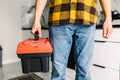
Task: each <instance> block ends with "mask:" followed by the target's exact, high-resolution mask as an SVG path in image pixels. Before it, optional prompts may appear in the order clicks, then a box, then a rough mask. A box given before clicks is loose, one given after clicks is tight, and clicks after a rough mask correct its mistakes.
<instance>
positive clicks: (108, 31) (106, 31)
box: [103, 27, 113, 39]
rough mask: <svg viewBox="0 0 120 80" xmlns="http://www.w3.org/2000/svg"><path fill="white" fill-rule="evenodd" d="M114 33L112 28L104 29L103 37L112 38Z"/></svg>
mask: <svg viewBox="0 0 120 80" xmlns="http://www.w3.org/2000/svg"><path fill="white" fill-rule="evenodd" d="M112 31H113V29H112V27H104V28H103V37H104V38H106V39H108V38H110V36H111V34H112Z"/></svg>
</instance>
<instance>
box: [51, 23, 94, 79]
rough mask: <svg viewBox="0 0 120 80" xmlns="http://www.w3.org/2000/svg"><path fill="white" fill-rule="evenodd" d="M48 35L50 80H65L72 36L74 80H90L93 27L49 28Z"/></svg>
mask: <svg viewBox="0 0 120 80" xmlns="http://www.w3.org/2000/svg"><path fill="white" fill-rule="evenodd" d="M49 33H50V35H49V36H50V40H51V44H52V46H53V54H52V58H51V59H52V74H51V80H65V74H66V67H67V62H68V57H69V54H70V50H71V45H72V42H73V35H74V57H75V64H76V77H75V80H91V78H90V61H91V59H92V56H93V49H94V35H95V25H74V24H68V25H63V26H50V28H49ZM72 76H73V75H72Z"/></svg>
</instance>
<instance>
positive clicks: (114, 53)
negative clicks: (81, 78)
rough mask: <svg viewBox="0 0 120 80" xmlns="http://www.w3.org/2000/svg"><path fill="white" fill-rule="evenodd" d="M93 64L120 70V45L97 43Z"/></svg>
mask: <svg viewBox="0 0 120 80" xmlns="http://www.w3.org/2000/svg"><path fill="white" fill-rule="evenodd" d="M92 63H93V64H97V65H101V66H105V67H108V68H111V69H115V70H119V64H120V43H110V42H103V43H99V42H95V47H94V55H93V59H92Z"/></svg>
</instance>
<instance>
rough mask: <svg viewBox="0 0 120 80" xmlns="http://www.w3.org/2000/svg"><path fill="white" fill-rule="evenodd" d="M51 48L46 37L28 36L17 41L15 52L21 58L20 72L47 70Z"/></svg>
mask: <svg viewBox="0 0 120 80" xmlns="http://www.w3.org/2000/svg"><path fill="white" fill-rule="evenodd" d="M52 50H53V49H52V46H51V44H50V41H49V39H48V38H40V39H37V40H36V39H30V38H29V39H26V40H24V41H22V42H19V44H18V46H17V51H16V53H17V56H18V57H19V58H21V64H22V72H23V73H29V72H48V71H49V57H50V56H51V54H52Z"/></svg>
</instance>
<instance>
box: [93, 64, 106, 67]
mask: <svg viewBox="0 0 120 80" xmlns="http://www.w3.org/2000/svg"><path fill="white" fill-rule="evenodd" d="M93 66H96V67H99V68H106V67H105V66H101V65H98V64H93Z"/></svg>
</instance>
